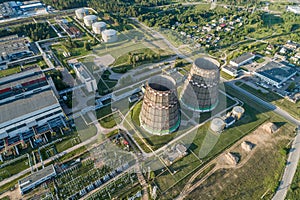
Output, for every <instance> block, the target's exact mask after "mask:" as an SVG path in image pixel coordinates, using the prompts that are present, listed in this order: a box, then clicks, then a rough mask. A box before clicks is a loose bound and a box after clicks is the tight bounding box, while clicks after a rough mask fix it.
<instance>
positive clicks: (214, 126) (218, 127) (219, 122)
mask: <svg viewBox="0 0 300 200" xmlns="http://www.w3.org/2000/svg"><path fill="white" fill-rule="evenodd" d="M225 126H226V124H225V122H224V120H223V119H221V118H214V119H213V120H212V121H211V123H210V129H211V130H212V131H214V132H216V133H220V132H222V131H223V130H224V128H225Z"/></svg>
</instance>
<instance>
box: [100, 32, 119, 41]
mask: <svg viewBox="0 0 300 200" xmlns="http://www.w3.org/2000/svg"><path fill="white" fill-rule="evenodd" d="M102 39H103V41H104V42H108V43H110V42H116V41H117V40H118V35H117V31H116V30H114V29H107V30H104V31H102Z"/></svg>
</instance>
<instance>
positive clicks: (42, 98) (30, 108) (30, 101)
mask: <svg viewBox="0 0 300 200" xmlns="http://www.w3.org/2000/svg"><path fill="white" fill-rule="evenodd" d="M57 103H58V101H57V98H56V97H55V95H54V93H53V91H52V90H46V91H42V92H40V93H36V94H33V95H30V96H27V97H25V98H20V99H17V100H15V101H12V102H9V103H5V104H3V105H0V113H1V115H0V123H4V122H7V121H10V120H13V119H15V118H18V117H22V116H24V115H27V114H29V113H31V112H34V111H38V110H41V109H43V108H46V107H48V106H52V105H55V104H57Z"/></svg>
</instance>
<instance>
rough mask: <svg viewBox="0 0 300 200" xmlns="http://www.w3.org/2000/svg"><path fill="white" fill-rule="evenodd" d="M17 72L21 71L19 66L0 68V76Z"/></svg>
mask: <svg viewBox="0 0 300 200" xmlns="http://www.w3.org/2000/svg"><path fill="white" fill-rule="evenodd" d="M18 72H21V67H12V68H8V69H4V70H0V78H1V77H4V76H9V75H12V74H16V73H18Z"/></svg>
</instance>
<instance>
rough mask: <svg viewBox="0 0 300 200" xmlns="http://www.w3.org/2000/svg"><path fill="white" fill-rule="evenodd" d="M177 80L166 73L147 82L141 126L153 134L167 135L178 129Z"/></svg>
mask: <svg viewBox="0 0 300 200" xmlns="http://www.w3.org/2000/svg"><path fill="white" fill-rule="evenodd" d="M175 85H176V82H175V80H174V79H173V78H171V77H169V76H166V75H159V76H154V77H152V78H151V79H149V81H148V82H147V84H146V90H145V94H144V99H143V104H142V109H141V113H140V123H141V126H142V127H143V128H144V129H145V130H146V131H148V132H149V133H151V134H155V135H165V134H169V133H172V132H174V131H176V130H177V129H178V127H179V125H180V111H179V102H178V98H177V94H176V91H177V90H176V86H175Z"/></svg>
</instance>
